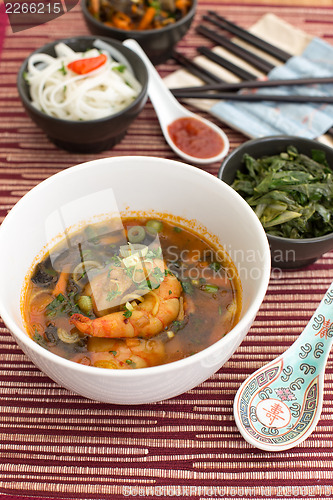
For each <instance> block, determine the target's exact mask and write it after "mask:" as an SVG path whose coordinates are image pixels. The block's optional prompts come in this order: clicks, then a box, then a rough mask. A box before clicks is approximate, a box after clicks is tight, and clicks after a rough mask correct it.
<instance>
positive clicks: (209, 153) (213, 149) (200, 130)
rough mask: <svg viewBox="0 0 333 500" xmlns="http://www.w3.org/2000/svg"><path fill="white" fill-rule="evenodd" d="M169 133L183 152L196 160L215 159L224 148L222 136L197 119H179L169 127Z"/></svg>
mask: <svg viewBox="0 0 333 500" xmlns="http://www.w3.org/2000/svg"><path fill="white" fill-rule="evenodd" d="M168 132H169V134H170V137H171V139H172V141H173V142H174V143H175V145H176V146H177V147H178V148H179V149H180V150H181V151H183V152H184V153H186V154H188V155H190V156H193V157H195V158H213V157H214V156H216V155H218V154H220V153H221V151H222V150H223V148H224V142H223V139H222V138H221V136H220V135H219V134H218V133H217V132H216V131H215V130H213V129H212V128H211V127H209V126H208V125H206V124H205V123H204V122H203V121H201V120H198V119H196V118H192V117H189V118H178V119H177V120H175V121H174V122H172V123H171V124H170V125H169V126H168Z"/></svg>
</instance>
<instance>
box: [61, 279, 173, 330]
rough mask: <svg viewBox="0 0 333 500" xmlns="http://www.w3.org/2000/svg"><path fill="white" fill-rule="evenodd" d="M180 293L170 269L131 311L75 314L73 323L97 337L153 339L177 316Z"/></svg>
mask: <svg viewBox="0 0 333 500" xmlns="http://www.w3.org/2000/svg"><path fill="white" fill-rule="evenodd" d="M181 293H182V286H181V284H180V282H179V280H178V279H177V278H176V277H175V276H174V275H173V274H171V273H169V272H168V273H167V275H166V276H165V278H164V280H163V281H162V283H161V285H160V286H159V287H158V288H156V289H155V290H154V291H150V292H149V293H147V294H146V295H145V297H144V300H143V302H141V303H140V304H139V305H136V306H134V307H133V311H130V314H129V313H128V311H127V310H126V311H117V312H114V313H111V314H107V315H106V316H102V317H100V318H96V319H90V318H87V317H86V316H84V315H83V314H73V315H72V317H71V319H70V322H71V323H72V324H73V325H75V326H76V328H77V329H78V330H79V331H80V332H82V333H84V334H86V335H92V336H94V337H109V338H132V337H141V338H151V337H154V336H155V335H157V334H159V333H160V332H161V331H163V330H164V329H165V328H167V327H168V325H170V323H172V322H173V321H174V320H175V319H176V318H177V316H178V314H179V310H180V303H179V297H180V295H181Z"/></svg>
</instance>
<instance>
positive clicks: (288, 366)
mask: <svg viewBox="0 0 333 500" xmlns="http://www.w3.org/2000/svg"><path fill="white" fill-rule="evenodd" d="M332 342H333V283H332V284H331V286H330V288H329V289H328V291H327V292H326V294H325V296H324V298H323V299H322V301H321V303H320V304H319V306H318V308H317V310H316V312H315V313H314V315H313V316H312V318H311V320H310V321H309V323H308V324H307V326H306V327H305V329H304V331H303V332H302V334H301V335H300V336H299V337H298V339H297V340H296V342H294V344H293V345H292V346H291V347H289V349H288V350H287V351H286V352H284V353H283V354H282V355H281V356H279V357H278V358H276V359H275V360H273V361H271V362H270V363H268V364H267V365H265V366H263V367H262V368H260V369H259V370H257V371H256V372H255V373H253V374H252V375H251V376H250V377H249V378H247V379H246V380H245V381H244V382H243V384H242V385H241V386H240V388H239V390H238V392H237V394H236V397H235V401H234V416H235V420H236V424H237V427H238V429H239V431H240V433H241V434H242V436H243V437H244V439H245V440H246V441H248V442H249V443H250V444H252V445H253V446H256V447H257V448H260V449H262V450H267V451H282V450H287V449H289V448H292V447H294V446H296V445H298V444H300V443H301V442H302V441H304V440H305V439H306V438H307V437H308V436H309V435H310V434H311V432H312V431H313V430H314V428H315V427H316V425H317V422H318V420H319V418H320V414H321V409H322V403H323V385H324V374H325V366H326V361H327V358H328V355H329V353H330V349H331V345H332Z"/></svg>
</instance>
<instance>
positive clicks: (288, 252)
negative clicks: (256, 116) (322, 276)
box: [218, 135, 333, 269]
mask: <svg viewBox="0 0 333 500" xmlns="http://www.w3.org/2000/svg"><path fill="white" fill-rule="evenodd" d="M290 145H294V146H295V147H296V148H297V149H298V151H299V152H300V153H304V154H306V155H308V156H311V151H312V150H313V149H317V150H322V151H324V152H325V154H326V159H327V161H328V163H329V165H330V166H331V168H332V169H333V148H331V147H329V146H326V145H324V144H321V143H319V142H317V141H315V140H311V139H305V138H302V137H294V136H286V135H283V136H270V137H262V138H259V139H253V140H250V141H247V142H245V143H244V144H242V145H240V146H239V147H237V148H236V149H234V151H233V152H232V153H231V154H230V155H229V156H227V158H225V160H224V161H223V162H222V165H221V167H220V170H219V173H218V177H219V178H220V179H221V180H222V181H224V182H226V183H227V184H229V185H231V184H232V183H233V181H234V179H235V175H236V172H237V170H239V169H241V166H242V159H243V155H244V154H245V153H248V154H249V155H251V156H253V157H254V158H260V157H262V156H264V155H274V154H279V153H281V152H283V151H286V148H287V147H288V146H290ZM267 238H268V242H269V245H270V248H271V256H272V266H274V267H278V268H281V269H297V268H300V267H304V266H307V265H310V264H312V263H313V262H315V261H316V260H317V259H319V258H320V257H321V256H322V255H323V254H324V253H326V252H329V251H330V250H333V233H329V234H327V235H325V236H321V237H318V238H306V239H291V238H282V237H279V236H272V235H270V234H267Z"/></svg>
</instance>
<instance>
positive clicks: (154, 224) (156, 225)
mask: <svg viewBox="0 0 333 500" xmlns="http://www.w3.org/2000/svg"><path fill="white" fill-rule="evenodd" d="M146 229H147V231H148V233H149V234H151V235H153V236H155V235H156V234H158V233H160V232H161V231H162V230H163V222H161V221H159V220H154V219H151V220H149V221H148V222H147V223H146Z"/></svg>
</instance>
